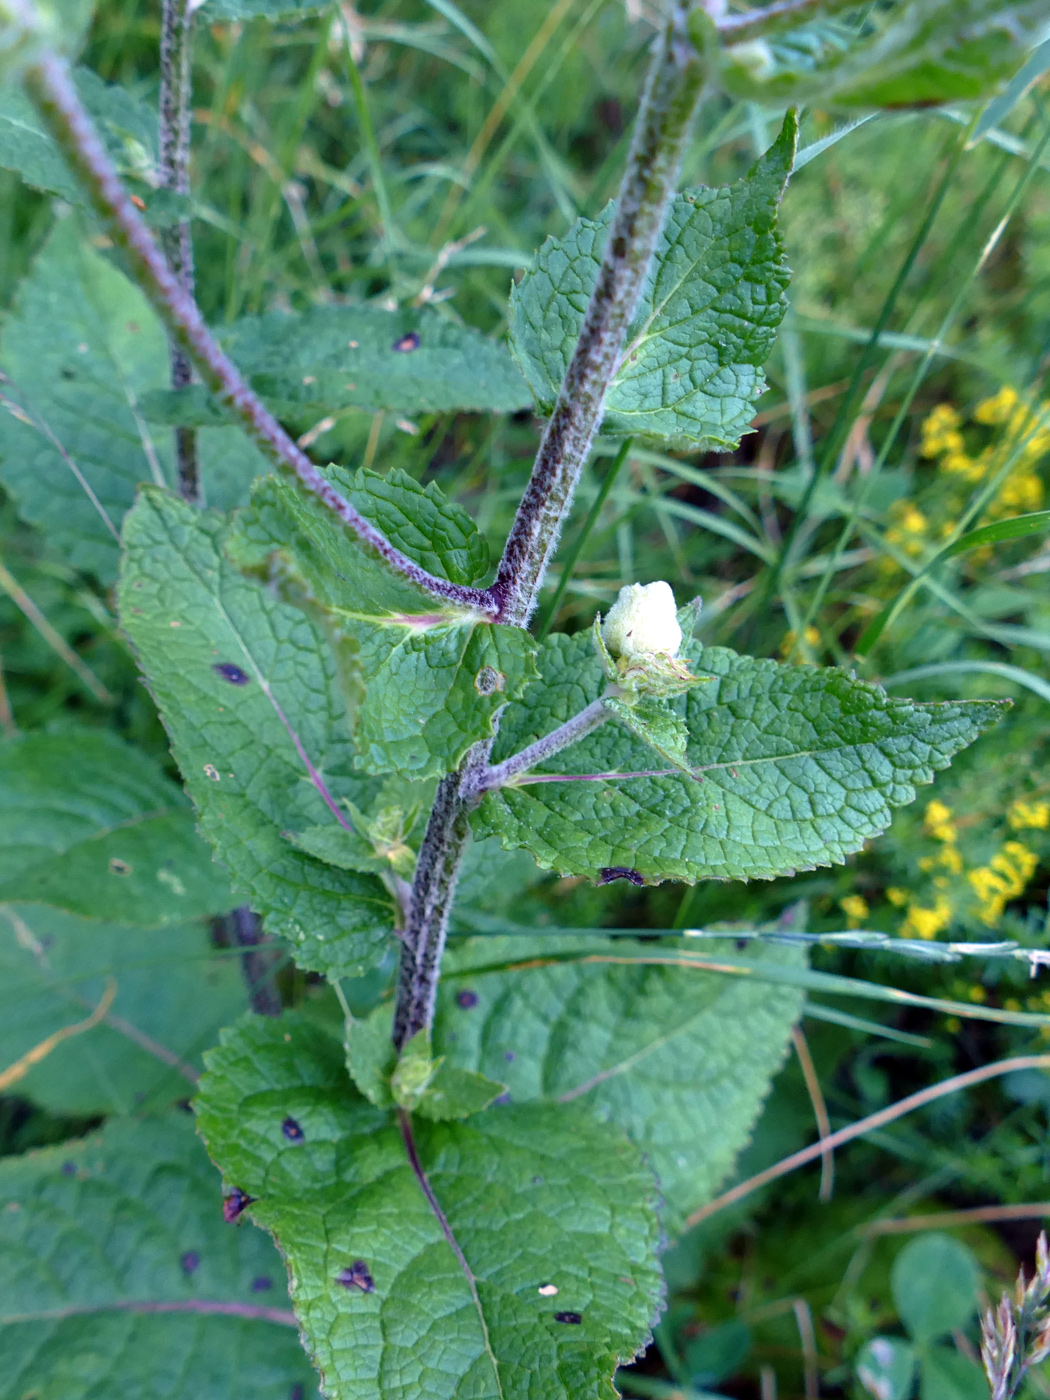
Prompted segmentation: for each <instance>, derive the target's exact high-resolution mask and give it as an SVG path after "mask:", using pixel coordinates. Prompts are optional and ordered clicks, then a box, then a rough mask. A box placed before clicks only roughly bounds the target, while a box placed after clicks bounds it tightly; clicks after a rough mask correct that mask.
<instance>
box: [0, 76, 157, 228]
mask: <svg viewBox="0 0 1050 1400" xmlns="http://www.w3.org/2000/svg"><path fill="white" fill-rule="evenodd" d="M73 81H74V84H75V85H76V90H77V96H78V97H79V98H80V100H81V102H82V103H83V104H84V106H85V107H86V108H87V111H88V114H89V115H90V117H91V119H92V122H93V123H94V125H95V130H96V131H97V132H98V134H99V136H100V137H101V138H102V143H103V145H104V146H105V148H106V151H107V153H108V155H109V157H110V159H111V160H112V161H113V163H114V164H115V165H116V167H117V169H118V170H119V171H120V173H121V174H122V175H124V176H125V177H127V176H130V177H132V178H136V177H137V179H138V180H140V181H142V180H151V179H152V180H155V179H156V165H157V115H156V113H155V112H154V111H153V109H152V108H151V107H148V106H147V105H146V104H145V103H144V102H139V101H138V100H137V98H135V97H132V95H131V93H130V92H128V91H127V89H126V88H122V87H120V86H119V85H117V84H113V85H111V84H109V83H104V82H103V81H102V79H101V78H99V77H98V76H97V74H95V73H92V72H91V70H90V69H88V68H78V69H76V70H75V72H74V74H73ZM0 167H2V168H3V169H5V170H14V171H17V173H18V174H19V175H21V177H22V179H23V180H24V181H25V182H26V184H27V185H32V186H33V187H34V188H35V189H38V190H44V191H45V192H47V193H48V194H57V195H60V196H61V197H62V198H63V199H64V200H66V202H67V203H69V204H83V205H86V204H87V199H86V198H85V196H84V193H83V188H82V186H81V184H80V182H79V181H78V180H77V178H76V176H75V175H74V174H73V173H72V171H71V170H70V169H69V166H68V165H67V164H66V162H65V160H64V159H63V157H62V154H61V152H60V151H59V149H58V147H57V146H56V145H55V143H54V141H53V140H52V138H51V136H50V135H49V134H48V132H47V131H46V130H45V128H44V126H43V124H42V123H41V120H40V117H39V116H38V115H37V111H36V108H35V107H34V106H33V104H32V103H31V102H30V101H29V99H28V97H26V96H25V94H24V93H23V92H22V90H21V89H20V88H18V87H16V86H15V85H14V84H11V85H10V86H8V87H6V88H5V89H4V90H3V92H2V93H0ZM147 188H148V186H147Z"/></svg>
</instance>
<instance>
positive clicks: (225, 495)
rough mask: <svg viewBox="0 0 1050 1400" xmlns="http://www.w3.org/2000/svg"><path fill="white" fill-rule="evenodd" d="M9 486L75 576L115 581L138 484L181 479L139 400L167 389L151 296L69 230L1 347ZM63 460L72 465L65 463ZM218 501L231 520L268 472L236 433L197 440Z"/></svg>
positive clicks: (37, 270)
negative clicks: (82, 572) (78, 572)
mask: <svg viewBox="0 0 1050 1400" xmlns="http://www.w3.org/2000/svg"><path fill="white" fill-rule="evenodd" d="M0 370H3V372H4V374H5V375H7V376H8V379H9V381H10V382H9V383H7V384H2V385H0V481H2V482H3V484H4V486H5V487H6V488H7V489H8V490H9V491H10V492H11V494H12V496H13V497H14V498H15V501H16V503H17V505H18V509H19V511H20V513H21V514H22V515H23V516H24V517H25V519H26V520H28V521H29V522H30V523H31V524H33V525H36V526H37V527H38V528H39V529H40V530H42V531H43V533H44V534H45V535H46V536H47V537H48V540H49V541H50V543H51V545H52V546H53V547H54V548H55V549H56V550H58V551H59V552H61V553H62V554H63V555H64V557H65V558H66V559H67V560H68V561H69V562H70V563H71V564H73V565H74V566H75V567H77V568H82V569H88V570H91V571H92V572H94V573H96V574H98V575H99V577H100V578H102V579H104V580H106V581H108V580H110V579H111V578H112V577H113V576H114V575H115V573H116V570H117V562H118V554H119V545H118V539H117V536H118V534H119V531H120V525H121V521H122V519H123V517H124V514H125V512H126V511H127V510H128V509H129V508H130V506H131V504H132V501H133V500H134V496H135V490H136V487H137V486H138V484H139V483H140V482H169V483H170V481H171V479H172V447H171V434H170V433H168V432H166V431H163V430H151V429H150V427H149V425H148V424H147V422H146V420H145V418H144V416H143V414H142V411H141V404H140V399H141V397H142V395H143V394H145V393H146V392H147V391H148V390H150V389H154V388H161V387H163V386H164V385H165V384H167V383H168V380H169V376H170V368H169V363H168V347H167V341H166V338H165V335H164V332H163V330H162V328H161V325H160V323H159V321H158V320H157V318H156V317H155V316H154V314H153V312H152V310H151V309H150V307H149V305H148V303H147V302H146V299H145V297H144V296H143V295H142V293H141V292H140V291H139V290H138V289H137V288H136V287H134V286H133V285H132V284H131V283H130V282H129V281H128V280H127V278H125V277H124V276H123V274H122V273H120V272H119V271H118V270H117V269H116V268H115V267H114V266H113V265H112V264H111V263H109V262H108V261H107V260H106V259H105V258H104V257H103V256H102V255H101V254H100V253H98V252H97V251H96V250H95V249H94V248H92V247H91V246H90V244H89V243H88V242H87V241H86V240H85V239H84V238H83V237H82V236H81V233H80V230H79V228H78V222H77V218H76V216H70V217H67V218H64V219H61V220H60V221H59V222H58V224H57V225H56V227H55V229H54V231H53V233H52V234H51V236H50V237H49V239H48V241H47V243H46V244H45V245H44V247H43V249H42V251H41V252H40V254H39V256H38V257H37V259H36V262H35V263H34V264H33V268H32V270H31V272H30V274H29V276H28V277H27V278H26V279H25V280H24V281H23V282H22V284H21V286H20V287H19V290H18V295H17V297H16V299H15V305H14V307H13V309H12V311H11V312H10V314H9V315H8V316H7V318H6V319H5V321H4V326H3V334H2V337H0ZM63 454H64V455H63ZM200 455H201V472H202V478H203V481H204V486H205V491H206V494H207V496H208V499H209V501H210V502H211V503H212V504H213V505H216V506H218V507H219V508H220V509H223V510H225V509H229V507H230V506H232V505H235V504H237V503H238V502H239V501H241V500H243V499H244V498H245V497H246V495H247V488H248V484H249V482H250V481H251V479H252V478H253V477H254V476H257V475H258V474H259V473H260V472H264V471H267V470H268V466H267V464H266V462H265V461H264V459H263V458H262V456H261V455H260V453H258V452H257V451H256V449H255V448H254V447H253V446H252V444H251V443H250V442H248V440H247V438H245V437H244V435H243V434H242V433H241V431H240V429H239V428H235V427H225V428H210V429H208V430H207V431H206V432H203V433H202V434H201V438H200Z"/></svg>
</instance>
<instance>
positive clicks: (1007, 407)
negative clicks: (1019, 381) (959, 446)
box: [973, 384, 1020, 424]
mask: <svg viewBox="0 0 1050 1400" xmlns="http://www.w3.org/2000/svg"><path fill="white" fill-rule="evenodd" d="M1019 402H1020V400H1019V399H1018V396H1017V390H1016V389H1011V388H1009V386H1008V385H1006V384H1004V385H1003V387H1002V388H1001V389H1000V390H999V392H998V393H997V394H993V395H992V397H991V398H990V399H984V400H982V402H981V403H979V404H978V405H977V407H976V408H975V409H974V411H973V416H974V418H975V419H976V420H977V422H978V423H988V424H992V423H1005V422H1007V420H1008V419H1009V418H1010V415H1011V414H1012V413H1013V411H1014V409H1015V408H1016V407H1017V405H1018V403H1019Z"/></svg>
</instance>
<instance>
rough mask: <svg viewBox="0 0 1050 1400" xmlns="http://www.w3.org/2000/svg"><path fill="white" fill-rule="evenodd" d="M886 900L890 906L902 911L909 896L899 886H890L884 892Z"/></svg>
mask: <svg viewBox="0 0 1050 1400" xmlns="http://www.w3.org/2000/svg"><path fill="white" fill-rule="evenodd" d="M886 898H887V899H888V900H889V902H890V903H891V904H895V905H896V906H897V908H898V909H903V908H904V906H905V905H906V904H907V902H908V900H909V899H910V898H911V896H910V895H909V894H908V891H907V890H902V889H901V888H900V886H899V885H891V886H890V887H889V889H888V890H887V891H886Z"/></svg>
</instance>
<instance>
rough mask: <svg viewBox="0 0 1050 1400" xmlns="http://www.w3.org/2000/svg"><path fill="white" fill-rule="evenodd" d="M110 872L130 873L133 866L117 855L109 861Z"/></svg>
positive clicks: (115, 873) (117, 873) (112, 873)
mask: <svg viewBox="0 0 1050 1400" xmlns="http://www.w3.org/2000/svg"><path fill="white" fill-rule="evenodd" d="M109 873H110V874H111V875H130V874H131V866H130V865H129V864H128V863H127V861H126V860H118V859H117V857H116V856H114V857H113V859H112V860H111V861H110V863H109Z"/></svg>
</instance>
